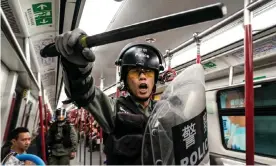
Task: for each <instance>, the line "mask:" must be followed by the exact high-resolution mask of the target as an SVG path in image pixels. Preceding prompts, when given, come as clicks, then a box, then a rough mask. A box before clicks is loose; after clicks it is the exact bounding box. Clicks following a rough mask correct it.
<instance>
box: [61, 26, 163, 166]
mask: <svg viewBox="0 0 276 166" xmlns="http://www.w3.org/2000/svg"><path fill="white" fill-rule="evenodd" d="M72 34H74V35H72ZM78 34H79V35H82V34H84V32H83V31H81V30H78V29H77V30H74V31H73V32H72V33H71V34H69V33H67V34H64V35H61V36H58V38H57V39H56V43H57V44H56V47H57V49H58V50H59V51H60V52H61V53H62V54H63V56H61V62H62V65H63V76H64V83H65V92H66V94H67V96H68V97H69V98H70V99H71V100H72V101H73V102H74V103H75V104H76V105H77V106H79V107H84V108H85V109H87V110H88V111H90V112H91V114H92V115H93V116H94V118H95V120H96V121H97V122H98V123H99V125H100V126H101V127H102V128H103V131H104V132H105V133H106V134H107V137H106V140H105V149H104V151H105V153H106V156H107V164H117V165H123V164H128V165H132V164H141V149H142V140H143V134H144V132H145V126H146V123H147V120H148V116H149V114H150V112H151V110H152V109H153V106H154V103H153V102H152V101H151V102H150V103H151V104H150V105H149V106H148V107H147V108H145V109H142V108H141V107H140V106H139V104H138V102H136V101H138V100H137V98H136V97H135V96H133V95H131V94H130V95H129V96H128V97H121V98H119V99H118V100H113V99H111V98H109V97H108V96H106V95H105V94H104V93H103V92H102V91H101V90H100V89H98V88H97V87H95V86H94V80H93V77H92V76H91V72H92V67H93V64H92V63H84V62H85V60H83V59H81V60H80V61H77V60H76V58H80V56H82V55H81V51H80V52H74V54H75V55H73V56H71V55H67V53H66V52H65V51H64V50H68V49H71V48H68V47H69V46H68V44H65V45H64V43H66V42H65V40H67V39H68V38H67V37H68V35H71V38H76V37H79V35H78ZM65 36H67V37H65ZM72 36H73V37H72ZM70 40H71V41H72V40H73V39H70ZM75 42H77V38H76V39H75ZM71 44H73V43H71ZM86 51H87V50H86ZM82 54H85V57H86V58H84V59H87V56H88V55H89V53H87V52H86V53H83V52H82ZM90 54H91V53H90ZM90 59H94V58H93V57H92V58H91V57H90ZM76 61H77V62H76ZM163 62H164V60H163V56H162V54H161V53H160V52H159V51H158V50H157V49H156V48H154V47H153V46H151V45H148V44H131V45H127V46H126V47H125V48H124V49H123V50H122V51H121V53H120V55H119V58H118V60H117V61H116V65H118V66H120V67H121V70H120V80H121V81H122V82H124V83H125V88H126V89H127V85H126V76H127V72H128V67H142V68H149V69H152V70H154V71H155V83H156V82H157V79H158V75H159V71H160V70H163V69H164V67H163V66H162V64H163ZM145 156H146V157H145V158H150V153H148V152H145ZM146 163H148V164H152V159H149V160H148V161H147V162H146ZM146 163H145V164H146Z"/></svg>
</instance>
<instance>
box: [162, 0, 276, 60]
mask: <svg viewBox="0 0 276 166" xmlns="http://www.w3.org/2000/svg"><path fill="white" fill-rule="evenodd" d="M270 1H272V0H258V1H255V2H252V3H251V4H250V5H248V6H247V8H248V9H249V10H250V11H252V10H255V9H257V8H258V7H260V6H263V5H265V4H266V3H268V2H270ZM243 12H244V9H241V10H240V11H238V12H236V13H235V14H233V15H231V16H229V17H228V18H226V19H224V20H222V21H220V22H219V23H217V24H215V25H214V26H212V27H210V28H208V29H206V30H205V31H203V32H201V33H200V34H198V38H200V39H202V38H203V37H206V36H208V35H209V34H211V33H213V32H215V31H217V30H219V29H220V28H222V27H224V26H225V25H227V24H229V23H231V22H233V21H235V20H236V19H238V18H241V17H243ZM194 42H195V40H194V38H191V39H189V40H187V41H186V42H184V43H182V44H181V45H179V46H177V47H176V48H174V49H172V50H170V51H169V54H175V53H176V52H178V51H180V50H182V49H183V48H185V47H187V46H189V45H191V44H193V43H194ZM167 57H168V54H166V55H164V58H167Z"/></svg>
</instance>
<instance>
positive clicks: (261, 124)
mask: <svg viewBox="0 0 276 166" xmlns="http://www.w3.org/2000/svg"><path fill="white" fill-rule="evenodd" d="M222 124H223V137H224V138H223V139H224V145H225V147H226V148H227V149H231V150H238V151H245V150H246V144H245V142H246V141H245V116H222ZM255 152H256V153H257V154H263V155H269V156H274V157H275V156H276V116H255Z"/></svg>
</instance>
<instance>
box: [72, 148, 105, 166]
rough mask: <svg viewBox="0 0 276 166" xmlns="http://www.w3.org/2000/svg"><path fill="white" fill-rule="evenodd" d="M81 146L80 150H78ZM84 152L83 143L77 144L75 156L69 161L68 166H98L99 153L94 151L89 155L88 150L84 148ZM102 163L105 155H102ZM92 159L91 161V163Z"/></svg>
mask: <svg viewBox="0 0 276 166" xmlns="http://www.w3.org/2000/svg"><path fill="white" fill-rule="evenodd" d="M80 146H81V148H80ZM85 151H86V152H84V143H81V144H79V146H78V151H77V156H76V157H75V158H74V159H73V160H71V161H70V165H100V152H99V151H94V152H92V155H91V153H90V152H89V148H88V147H86V148H85ZM101 156H102V162H101V165H102V164H103V162H104V161H105V159H106V158H105V154H104V153H102V155H101ZM91 158H92V161H91Z"/></svg>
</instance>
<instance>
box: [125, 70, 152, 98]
mask: <svg viewBox="0 0 276 166" xmlns="http://www.w3.org/2000/svg"><path fill="white" fill-rule="evenodd" d="M154 75H155V73H154V70H151V69H143V68H133V69H130V70H129V72H128V75H127V84H128V88H129V89H130V90H131V92H132V93H133V94H134V95H135V96H136V97H138V98H141V99H147V98H149V96H150V95H151V92H152V89H153V86H154Z"/></svg>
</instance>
